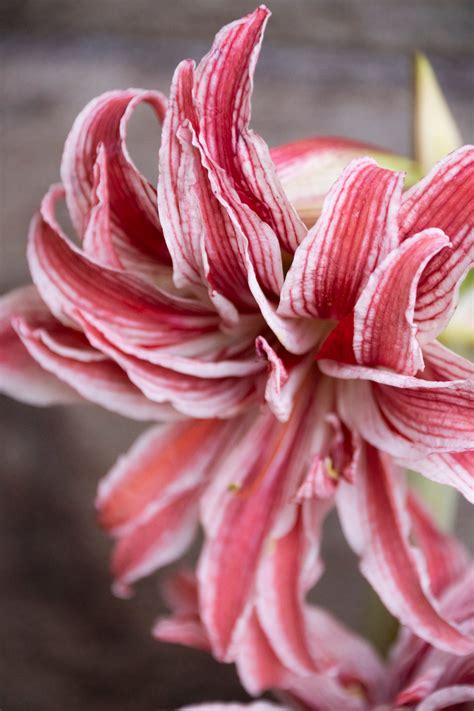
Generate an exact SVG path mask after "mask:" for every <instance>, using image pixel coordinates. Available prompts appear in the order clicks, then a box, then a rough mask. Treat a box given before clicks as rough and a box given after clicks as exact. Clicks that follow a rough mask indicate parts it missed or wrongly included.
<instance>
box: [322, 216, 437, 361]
mask: <svg viewBox="0 0 474 711" xmlns="http://www.w3.org/2000/svg"><path fill="white" fill-rule="evenodd" d="M448 245H449V240H448V238H447V237H446V235H444V234H443V232H441V231H440V230H438V229H427V230H424V231H423V232H421V233H420V234H418V235H416V236H415V237H412V238H410V239H408V240H405V242H403V243H402V244H401V245H400V247H399V248H398V249H395V250H393V251H392V252H391V253H390V254H389V256H388V257H387V258H386V259H385V260H384V261H383V262H382V263H381V264H380V265H379V266H378V267H377V269H376V270H375V271H374V272H373V273H372V275H371V276H370V278H369V281H368V283H367V286H366V287H365V289H364V290H363V292H362V294H361V296H360V298H359V300H358V301H357V304H356V305H355V308H354V311H353V313H352V314H350V315H348V316H347V317H346V318H345V319H343V320H342V321H341V322H340V323H339V324H338V325H337V326H336V328H335V329H334V331H332V332H331V334H330V335H329V337H328V338H327V339H326V341H325V342H324V343H323V345H322V347H321V349H320V351H319V353H318V359H329V358H330V359H333V360H338V361H342V362H344V361H347V362H349V363H358V364H360V365H365V366H369V367H379V366H382V367H385V368H390V370H392V371H395V372H398V373H407V374H408V375H413V374H415V373H416V372H418V371H419V370H422V369H423V368H424V362H423V355H422V350H421V346H420V344H419V342H418V338H417V336H418V326H417V324H416V323H415V304H416V298H417V288H418V284H419V281H420V279H421V278H422V275H423V272H424V270H425V268H427V264H429V263H430V260H432V259H433V258H434V256H435V255H436V254H438V253H439V252H440V251H442V250H443V249H444V248H447V249H449V246H448Z"/></svg>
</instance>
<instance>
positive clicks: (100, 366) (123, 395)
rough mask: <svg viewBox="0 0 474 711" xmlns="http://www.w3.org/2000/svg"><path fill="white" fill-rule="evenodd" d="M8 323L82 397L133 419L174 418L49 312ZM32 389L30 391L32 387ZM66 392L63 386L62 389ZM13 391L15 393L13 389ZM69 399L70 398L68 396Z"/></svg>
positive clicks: (33, 354) (50, 371)
mask: <svg viewBox="0 0 474 711" xmlns="http://www.w3.org/2000/svg"><path fill="white" fill-rule="evenodd" d="M12 325H13V327H14V329H15V331H16V333H17V336H18V340H19V341H20V342H21V343H22V344H23V347H24V348H25V349H26V351H27V352H28V353H29V355H30V357H31V358H32V359H34V361H35V362H36V363H37V364H38V367H41V368H42V369H43V372H44V377H48V376H49V374H51V376H52V377H54V378H57V379H58V380H59V381H60V382H61V383H63V384H64V388H67V387H69V388H70V389H71V393H74V392H75V393H77V396H76V398H75V399H79V398H78V396H82V398H84V399H85V400H87V401H89V402H93V403H95V404H97V405H100V406H101V407H104V408H106V409H107V410H112V411H113V412H118V413H119V414H121V415H124V416H126V417H132V418H134V419H137V420H176V419H179V418H180V415H179V413H177V412H176V411H175V410H173V408H172V407H171V406H170V405H167V404H158V403H153V402H150V401H149V400H148V399H147V398H146V397H144V395H143V394H142V393H141V392H140V390H138V388H136V387H135V386H134V385H133V383H131V382H130V380H129V378H128V377H127V375H126V373H125V372H124V371H123V370H122V369H121V368H120V367H119V366H118V365H117V364H116V363H114V362H113V361H111V360H110V359H109V358H107V357H106V356H104V354H103V353H101V352H100V351H97V350H95V349H94V348H93V347H92V346H91V345H90V344H89V343H88V342H87V340H86V339H85V338H84V336H83V335H82V334H81V333H80V332H78V331H74V330H72V329H69V328H67V327H65V326H63V325H62V324H61V323H59V322H58V321H55V320H54V319H53V318H51V316H46V317H42V318H39V319H38V318H37V317H32V315H31V314H28V315H27V316H25V315H22V316H17V317H16V318H15V319H14V320H13V322H12ZM33 392H34V391H33ZM66 392H67V390H66ZM14 394H15V393H14ZM69 399H70V400H71V399H73V398H69Z"/></svg>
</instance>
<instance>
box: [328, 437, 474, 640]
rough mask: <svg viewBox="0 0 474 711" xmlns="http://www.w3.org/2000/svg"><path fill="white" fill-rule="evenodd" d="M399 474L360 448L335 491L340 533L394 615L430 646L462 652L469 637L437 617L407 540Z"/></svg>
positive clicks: (418, 558) (375, 453)
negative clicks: (352, 469) (351, 476)
mask: <svg viewBox="0 0 474 711" xmlns="http://www.w3.org/2000/svg"><path fill="white" fill-rule="evenodd" d="M400 477H401V472H399V471H394V470H393V469H392V468H391V466H390V461H389V459H388V458H387V457H386V456H385V455H382V454H380V453H379V452H378V451H377V450H376V449H373V448H372V447H371V446H370V445H365V446H364V447H363V449H362V453H361V457H360V460H359V466H358V467H357V468H356V474H355V484H354V486H351V485H346V484H345V483H344V482H343V483H342V484H341V486H340V487H339V490H338V499H339V502H338V503H339V511H340V518H341V523H342V526H343V529H344V532H345V535H346V537H347V539H348V541H349V543H350V545H351V546H352V547H353V548H354V550H355V551H356V552H357V553H358V554H359V555H360V557H361V563H360V566H361V571H362V573H363V574H364V576H365V577H366V578H367V579H368V581H369V582H370V584H371V585H372V586H373V587H374V589H375V590H376V592H377V593H378V595H380V597H381V599H382V600H383V602H384V604H385V605H386V606H387V608H388V609H389V610H390V611H391V612H392V614H393V615H395V616H396V617H398V619H400V621H401V622H402V623H403V624H405V625H407V626H409V627H410V628H411V629H412V630H413V631H414V632H415V633H416V634H417V635H418V636H419V637H421V638H423V639H425V640H427V641H428V642H430V643H431V644H432V645H433V646H435V647H438V648H439V649H443V650H446V651H449V652H451V653H453V654H467V653H469V652H472V651H473V650H474V638H471V637H469V635H467V634H463V632H462V631H461V630H460V629H459V628H458V627H457V626H456V625H455V624H454V623H450V622H449V621H448V620H447V619H445V618H444V617H443V616H442V614H441V613H440V611H439V605H438V604H437V603H436V601H435V600H434V598H433V596H432V593H431V591H430V589H429V578H428V575H427V572H426V563H425V561H424V559H423V556H422V553H421V550H420V549H418V550H416V551H415V550H414V549H413V547H412V546H411V545H410V543H409V535H410V521H409V518H408V515H407V513H406V510H405V501H404V493H403V490H402V488H401V486H402V484H401V479H400Z"/></svg>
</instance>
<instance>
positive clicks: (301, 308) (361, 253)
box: [279, 158, 403, 319]
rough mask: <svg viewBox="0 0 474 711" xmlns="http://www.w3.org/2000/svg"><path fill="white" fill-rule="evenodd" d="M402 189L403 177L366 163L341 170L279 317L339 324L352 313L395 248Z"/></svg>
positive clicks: (299, 256) (289, 281)
mask: <svg viewBox="0 0 474 711" xmlns="http://www.w3.org/2000/svg"><path fill="white" fill-rule="evenodd" d="M402 187H403V174H402V173H396V172H393V171H390V170H384V169H383V168H379V167H378V166H377V164H376V163H375V161H373V160H371V159H370V158H362V159H359V160H355V161H353V162H352V163H351V164H350V165H349V166H348V167H347V168H346V169H345V170H344V172H343V174H342V175H341V177H340V178H339V179H338V180H337V181H336V183H335V184H334V185H333V187H332V188H331V190H330V191H329V193H328V194H327V196H326V198H325V201H324V205H323V211H322V214H321V217H320V218H319V220H318V221H317V223H316V224H315V226H314V227H313V228H312V229H311V230H310V231H309V233H308V235H307V237H306V238H305V240H304V242H303V243H302V244H301V246H300V247H299V248H298V250H297V252H296V254H295V259H294V261H293V264H292V265H291V267H290V270H289V272H288V274H287V276H286V280H285V284H284V287H283V290H282V294H281V300H280V306H279V313H281V314H283V315H286V316H313V317H319V318H334V319H340V318H342V317H343V316H345V315H346V314H348V313H349V312H350V311H351V310H352V308H353V307H354V304H355V302H356V301H357V298H358V296H359V294H360V292H361V291H362V289H363V288H364V286H365V284H366V283H367V280H368V278H369V276H370V274H371V273H372V272H373V270H374V269H375V267H376V266H377V265H378V264H379V263H380V262H381V261H382V260H383V259H384V258H385V257H386V256H387V254H389V252H391V251H392V250H393V249H394V248H395V247H396V246H397V245H398V225H397V212H398V209H399V205H400V198H401V192H402Z"/></svg>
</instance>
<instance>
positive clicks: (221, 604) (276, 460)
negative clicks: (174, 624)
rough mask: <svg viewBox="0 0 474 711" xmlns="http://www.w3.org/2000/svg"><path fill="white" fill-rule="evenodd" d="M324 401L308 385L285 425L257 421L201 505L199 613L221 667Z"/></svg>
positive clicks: (290, 507)
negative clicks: (203, 534) (203, 535)
mask: <svg viewBox="0 0 474 711" xmlns="http://www.w3.org/2000/svg"><path fill="white" fill-rule="evenodd" d="M308 391H309V392H308ZM324 398H325V395H324V394H323V393H322V392H321V390H320V388H318V387H317V384H316V383H315V388H314V391H312V390H311V389H309V388H308V389H306V391H305V389H304V388H302V392H301V393H300V396H299V398H298V401H297V402H296V403H295V409H294V412H293V415H292V417H291V418H290V419H289V420H288V422H286V423H284V424H281V423H278V422H277V421H276V420H275V419H274V417H273V416H272V415H271V414H270V413H268V412H267V413H264V414H263V415H261V416H260V417H259V418H257V419H256V420H255V421H254V422H253V423H251V427H250V429H249V431H248V432H246V433H244V434H243V436H242V437H241V439H239V440H237V441H236V442H235V445H234V449H233V451H232V452H231V453H230V454H229V455H228V457H227V460H226V463H225V465H224V466H223V468H222V470H221V472H220V475H219V476H218V477H217V478H216V479H215V481H214V482H213V483H212V485H211V486H210V488H209V490H208V491H207V492H206V495H205V497H204V500H203V523H204V527H205V531H206V542H205V545H204V549H203V552H202V555H201V559H200V563H199V568H198V571H199V572H198V578H199V584H200V600H201V613H202V618H203V621H204V624H205V626H206V629H207V630H208V634H209V637H210V639H211V642H212V647H213V652H214V654H215V655H216V656H217V657H218V658H220V659H231V658H232V656H233V650H234V648H235V644H236V640H237V639H238V637H239V632H240V630H241V628H242V625H244V624H245V621H246V619H247V617H248V614H249V611H250V609H251V605H252V601H253V597H254V593H255V580H256V577H255V576H256V573H257V571H258V566H259V564H260V562H261V560H262V556H263V555H264V554H265V550H266V546H267V545H272V544H271V538H278V537H279V536H281V535H282V534H283V533H284V532H285V528H283V529H282V528H281V525H280V530H279V531H275V530H274V526H275V524H276V521H277V518H278V519H279V518H280V516H281V517H283V520H284V521H285V520H286V521H287V524H286V525H287V526H288V527H289V526H291V521H292V520H293V517H294V515H295V512H296V504H295V503H294V500H295V495H296V491H297V489H298V485H299V484H300V482H301V480H302V479H303V478H304V476H305V473H306V470H307V469H308V468H309V466H310V464H311V460H312V457H313V456H314V454H315V453H316V452H317V451H318V450H317V448H318V447H319V446H321V442H320V441H317V440H318V438H320V436H321V430H320V429H319V428H318V423H319V418H320V417H324V414H325V407H327V404H326V402H325V400H324ZM322 411H323V412H322ZM321 413H322V414H321Z"/></svg>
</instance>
